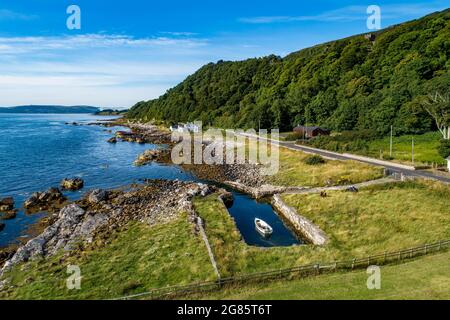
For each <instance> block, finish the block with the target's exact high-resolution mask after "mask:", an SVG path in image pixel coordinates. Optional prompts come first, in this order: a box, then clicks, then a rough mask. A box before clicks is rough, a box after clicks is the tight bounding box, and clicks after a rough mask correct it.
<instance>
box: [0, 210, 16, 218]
mask: <svg viewBox="0 0 450 320" xmlns="http://www.w3.org/2000/svg"><path fill="white" fill-rule="evenodd" d="M16 215H17V210H9V211H3V212H2V213H1V214H0V217H1V218H2V220H11V219H14V218H15V217H16Z"/></svg>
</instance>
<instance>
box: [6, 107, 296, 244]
mask: <svg viewBox="0 0 450 320" xmlns="http://www.w3.org/2000/svg"><path fill="white" fill-rule="evenodd" d="M106 119H108V117H101V116H94V115H88V114H76V115H75V114H74V115H68V114H45V115H43V114H0V198H3V197H7V196H12V197H13V198H14V200H15V207H16V208H19V212H18V214H17V217H16V218H15V219H12V220H4V221H2V222H3V223H5V225H6V226H5V229H4V230H3V231H0V247H1V246H6V245H8V244H11V243H14V242H17V241H18V239H19V238H21V237H22V238H27V236H28V234H27V230H29V226H30V225H31V224H33V223H35V222H36V221H37V220H38V219H40V218H41V217H43V216H45V213H37V214H27V213H26V212H24V210H22V209H21V207H22V205H23V202H24V201H25V199H27V198H28V197H29V196H30V195H31V194H32V193H33V192H36V191H44V190H47V189H49V188H50V187H58V186H59V183H60V181H61V180H62V179H63V178H65V177H80V178H82V179H83V180H84V182H85V185H84V188H83V189H81V190H79V191H76V192H64V194H65V195H66V196H67V197H68V198H69V199H71V200H76V199H78V198H80V197H81V196H82V194H84V193H85V192H87V191H88V190H92V189H96V188H104V189H111V188H117V187H120V186H124V185H128V184H131V183H138V182H139V181H141V180H142V179H179V180H185V181H198V179H196V178H195V176H193V175H192V174H190V173H189V172H185V171H183V170H181V168H180V167H177V166H170V165H162V164H156V163H152V164H149V165H147V166H142V167H135V166H133V161H134V160H135V159H136V157H137V156H138V155H139V154H140V153H142V152H143V151H144V150H147V149H152V148H156V146H155V145H149V144H145V145H143V144H137V143H127V142H119V143H117V144H110V143H107V142H106V141H107V140H108V139H109V138H110V137H112V136H113V135H114V132H115V131H117V130H126V129H124V128H120V127H113V128H105V127H102V126H96V125H92V126H88V125H87V124H88V123H91V122H97V121H101V120H106ZM72 122H76V123H78V124H80V125H78V126H74V125H68V124H66V123H72ZM111 131H112V132H111ZM235 198H236V201H235V204H234V205H233V207H232V208H230V210H229V211H230V214H231V215H232V216H234V218H235V221H236V222H237V226H238V228H239V230H240V231H241V234H242V235H243V237H244V240H245V241H246V242H247V243H248V244H251V245H257V246H285V245H292V244H298V243H300V241H299V240H298V239H297V238H296V236H295V235H294V234H293V232H292V231H291V230H290V229H289V228H288V227H286V226H285V225H284V224H283V222H282V221H281V220H280V219H279V218H278V216H277V215H276V214H275V213H274V212H273V210H272V208H271V206H270V205H268V204H265V203H258V202H256V201H254V200H253V199H251V198H250V197H248V196H247V195H243V194H241V193H237V192H235ZM255 217H260V218H262V219H264V220H265V221H267V222H269V223H270V224H271V225H272V227H274V236H273V238H270V239H264V238H262V237H261V236H259V234H258V233H257V231H256V230H255V229H254V224H253V220H254V218H255Z"/></svg>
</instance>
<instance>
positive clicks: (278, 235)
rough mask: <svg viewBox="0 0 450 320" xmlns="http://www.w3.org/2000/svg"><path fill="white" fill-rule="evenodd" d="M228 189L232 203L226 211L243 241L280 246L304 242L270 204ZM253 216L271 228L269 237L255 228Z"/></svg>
mask: <svg viewBox="0 0 450 320" xmlns="http://www.w3.org/2000/svg"><path fill="white" fill-rule="evenodd" d="M230 191H231V192H232V193H233V196H234V203H233V205H232V206H231V207H230V208H228V212H229V213H230V215H231V216H232V217H233V218H234V220H235V222H236V226H237V228H238V229H239V231H240V232H241V235H242V237H243V238H244V241H245V243H247V244H248V245H253V246H259V247H281V246H291V245H297V244H303V243H304V241H302V240H301V239H299V238H298V237H297V236H296V234H295V232H294V231H293V230H291V229H290V228H289V227H288V226H287V225H286V224H285V223H284V222H283V220H282V219H281V218H280V217H279V216H278V214H277V213H276V212H275V211H274V209H273V208H272V206H271V205H270V204H268V203H264V202H257V201H256V200H255V199H253V198H251V197H250V196H249V195H247V194H243V193H240V192H237V191H232V190H230ZM255 218H259V219H262V220H264V221H265V222H267V223H268V224H269V225H270V226H271V227H272V228H273V233H272V235H271V236H270V237H264V236H262V235H261V234H260V233H259V232H258V231H257V230H256V228H255Z"/></svg>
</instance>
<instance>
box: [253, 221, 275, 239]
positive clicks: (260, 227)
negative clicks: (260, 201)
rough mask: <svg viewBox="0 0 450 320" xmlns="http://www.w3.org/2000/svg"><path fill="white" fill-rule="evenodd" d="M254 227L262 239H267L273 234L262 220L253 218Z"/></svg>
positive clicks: (270, 228)
mask: <svg viewBox="0 0 450 320" xmlns="http://www.w3.org/2000/svg"><path fill="white" fill-rule="evenodd" d="M255 227H256V230H257V231H258V232H259V233H261V234H262V235H263V236H264V237H268V236H270V235H271V234H272V233H273V229H272V227H271V226H270V225H269V224H268V223H267V222H265V221H264V220H261V219H258V218H255Z"/></svg>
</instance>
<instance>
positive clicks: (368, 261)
mask: <svg viewBox="0 0 450 320" xmlns="http://www.w3.org/2000/svg"><path fill="white" fill-rule="evenodd" d="M367 266H370V256H369V257H368V258H367Z"/></svg>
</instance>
